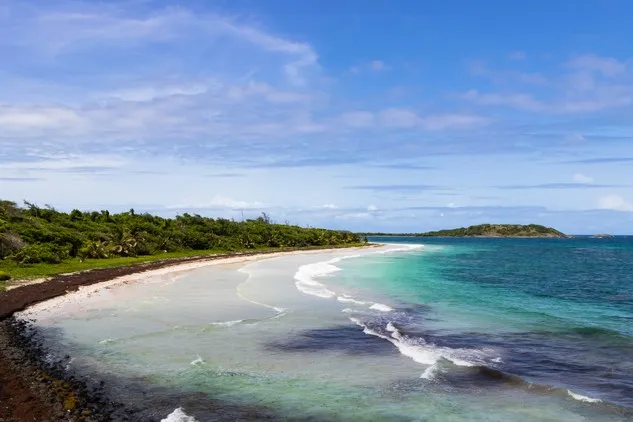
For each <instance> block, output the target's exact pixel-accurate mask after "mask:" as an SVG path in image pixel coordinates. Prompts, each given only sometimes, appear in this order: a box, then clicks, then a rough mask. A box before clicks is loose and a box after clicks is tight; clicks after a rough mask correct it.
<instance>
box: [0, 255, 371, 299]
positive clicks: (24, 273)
mask: <svg viewBox="0 0 633 422" xmlns="http://www.w3.org/2000/svg"><path fill="white" fill-rule="evenodd" d="M353 246H363V244H362V243H354V244H349V245H345V246H344V247H353ZM327 248H328V249H329V248H333V246H328V247H327ZM310 249H323V247H306V248H287V249H285V248H284V249H281V248H256V249H243V250H239V251H227V250H220V249H215V250H213V249H212V250H203V251H180V252H168V253H161V254H158V255H147V256H139V257H116V258H110V259H86V260H84V261H83V262H81V261H79V259H78V258H72V259H68V260H66V261H63V262H61V263H59V264H45V263H38V264H29V265H20V264H17V263H15V262H14V261H11V260H8V259H5V260H1V261H0V271H4V272H6V273H8V274H10V275H11V279H12V281H19V280H28V279H33V278H40V277H50V276H53V275H57V274H65V273H72V272H77V271H86V270H92V269H95V268H113V267H122V266H127V265H134V264H142V263H146V262H153V261H160V260H164V259H174V258H188V257H195V256H212V255H218V254H227V253H244V252H268V251H269V252H273V251H277V252H281V251H284V250H288V251H289V250H310ZM7 285H8V284H7V282H0V291H1V290H4V289H5V288H6V286H7Z"/></svg>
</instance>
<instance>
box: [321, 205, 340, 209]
mask: <svg viewBox="0 0 633 422" xmlns="http://www.w3.org/2000/svg"><path fill="white" fill-rule="evenodd" d="M321 208H325V209H327V210H335V209H338V205H336V204H324V205H321Z"/></svg>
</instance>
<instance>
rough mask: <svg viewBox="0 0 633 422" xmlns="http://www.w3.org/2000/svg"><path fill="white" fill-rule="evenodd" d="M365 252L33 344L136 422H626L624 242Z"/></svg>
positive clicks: (305, 259)
mask: <svg viewBox="0 0 633 422" xmlns="http://www.w3.org/2000/svg"><path fill="white" fill-rule="evenodd" d="M370 240H371V241H373V242H379V243H387V244H386V245H385V246H382V247H378V248H369V249H364V250H354V251H345V250H341V251H334V252H322V253H317V254H298V255H288V256H283V257H278V258H272V259H262V260H259V261H255V262H248V263H241V264H230V265H223V266H216V267H210V268H200V269H196V270H192V271H188V272H183V273H177V274H170V275H163V276H160V277H154V278H152V279H148V280H145V281H143V282H140V283H136V284H127V285H124V286H120V287H114V288H111V289H107V290H106V289H104V290H102V291H100V292H99V293H98V294H94V295H92V296H91V297H90V298H88V299H86V300H84V301H82V302H80V303H73V304H67V305H65V306H64V308H63V309H61V310H60V309H57V310H55V312H48V313H42V314H41V315H36V318H37V327H38V333H39V335H40V336H41V337H42V338H44V339H45V340H46V342H47V344H48V345H49V347H50V350H51V355H52V356H55V355H58V356H62V355H68V356H70V357H71V358H70V360H69V361H68V365H67V370H68V371H69V373H72V374H73V375H75V376H80V377H84V378H88V379H93V380H95V382H97V381H98V380H106V386H107V390H108V394H110V395H111V396H112V397H113V398H114V399H116V400H118V401H120V402H122V403H125V404H126V405H128V406H131V407H136V408H137V409H140V412H139V413H138V415H139V416H138V418H139V420H145V419H147V420H149V419H152V418H153V419H154V420H164V421H215V420H236V419H242V420H248V419H260V418H264V417H268V418H269V419H274V420H310V421H320V420H324V421H328V420H331V421H337V420H345V421H383V420H384V421H392V420H393V421H404V420H410V421H508V420H512V421H589V420H591V421H627V420H633V238H630V237H615V238H602V239H593V238H582V237H577V238H572V239H493V238H491V239H488V238H460V239H457V238H454V239H451V238H397V237H389V238H370ZM52 358H53V357H52Z"/></svg>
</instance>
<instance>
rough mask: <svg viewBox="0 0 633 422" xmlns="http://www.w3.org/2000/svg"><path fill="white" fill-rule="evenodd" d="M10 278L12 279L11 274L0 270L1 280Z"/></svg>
mask: <svg viewBox="0 0 633 422" xmlns="http://www.w3.org/2000/svg"><path fill="white" fill-rule="evenodd" d="M9 280H11V276H10V275H9V274H8V273H6V272H4V271H0V281H9Z"/></svg>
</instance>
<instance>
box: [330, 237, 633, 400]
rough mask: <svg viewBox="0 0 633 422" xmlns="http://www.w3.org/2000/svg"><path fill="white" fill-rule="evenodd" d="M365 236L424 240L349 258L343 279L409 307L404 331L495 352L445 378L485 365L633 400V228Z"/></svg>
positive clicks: (522, 379) (549, 384)
mask: <svg viewBox="0 0 633 422" xmlns="http://www.w3.org/2000/svg"><path fill="white" fill-rule="evenodd" d="M370 240H371V241H373V242H383V243H422V244H424V245H425V247H424V248H423V249H422V250H421V252H419V253H412V254H398V255H391V256H380V257H374V258H371V257H370V258H364V259H362V260H357V261H352V260H350V261H349V262H347V263H343V265H341V266H342V267H343V268H344V269H345V270H346V271H343V272H341V273H340V275H339V276H338V278H339V282H340V283H343V284H347V285H348V286H351V287H358V288H368V287H369V288H371V289H373V290H375V291H378V292H381V293H382V294H384V295H385V296H388V297H390V298H392V299H394V300H397V301H398V302H399V303H400V304H401V307H402V309H406V308H408V309H409V314H410V316H409V317H408V319H406V321H404V320H403V321H395V323H396V324H400V325H399V326H398V328H399V329H400V331H401V332H403V333H404V334H405V335H406V336H408V338H418V339H421V341H424V342H426V343H427V344H433V345H435V346H438V347H445V348H449V349H451V348H452V349H460V348H478V349H487V350H492V351H494V353H497V354H499V356H500V359H499V360H498V362H495V363H490V364H483V365H478V368H479V369H477V371H479V372H477V371H476V372H477V373H476V374H474V373H473V371H472V370H469V371H470V374H469V376H464V374H463V371H462V372H460V371H452V372H451V371H448V373H452V375H445V377H446V378H447V382H450V377H451V376H452V377H458V378H459V379H458V380H457V379H456V380H454V382H459V383H461V384H464V383H468V382H469V380H470V382H472V383H477V382H480V380H479V381H478V380H477V378H478V377H480V376H481V375H482V374H484V375H486V376H492V377H493V378H494V377H497V378H498V377H502V378H503V379H504V380H506V381H507V382H518V383H526V385H528V386H530V385H531V386H534V388H537V387H539V388H544V389H548V388H558V389H569V390H570V391H573V392H576V393H578V394H582V395H583V396H587V397H590V398H594V399H600V400H602V401H603V403H607V404H609V403H611V404H613V405H617V406H622V407H627V408H633V237H615V238H605V239H593V238H572V239H499V238H395V237H387V238H381V237H375V238H370ZM368 324H369V325H371V322H368ZM379 325H380V324H379V323H376V324H375V327H373V328H374V329H375V330H377V331H379V330H380V327H379ZM387 334H388V333H387ZM479 366H481V367H479ZM482 371H483V372H482ZM469 377H470V378H469Z"/></svg>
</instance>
